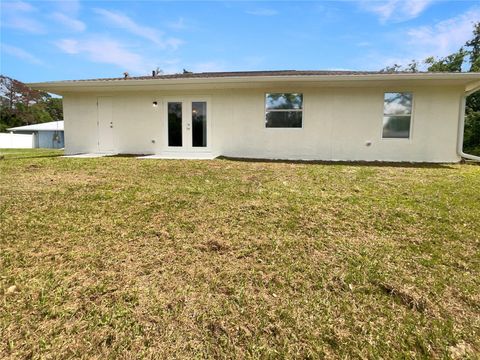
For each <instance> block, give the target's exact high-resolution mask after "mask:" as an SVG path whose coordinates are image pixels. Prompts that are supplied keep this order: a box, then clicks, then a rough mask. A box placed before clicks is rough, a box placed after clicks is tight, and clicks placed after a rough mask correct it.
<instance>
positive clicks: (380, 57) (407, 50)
mask: <svg viewBox="0 0 480 360" xmlns="http://www.w3.org/2000/svg"><path fill="white" fill-rule="evenodd" d="M478 19H480V9H479V8H474V9H471V10H469V11H467V12H465V13H463V14H460V15H458V16H455V17H452V18H449V19H445V20H441V21H438V22H436V23H434V24H432V25H427V26H417V27H411V28H407V29H404V30H402V31H397V32H395V33H392V34H388V35H386V36H387V39H389V41H390V42H391V44H393V45H394V46H392V47H388V49H385V48H383V49H382V48H376V47H375V43H372V46H370V48H369V51H368V52H367V53H366V54H364V55H363V56H362V57H360V58H357V59H356V60H355V67H356V68H362V69H369V70H378V69H381V68H384V67H385V66H391V65H393V64H399V65H408V64H409V63H410V62H411V61H412V60H417V61H423V60H425V59H426V58H427V57H429V56H435V57H445V56H447V55H450V54H452V53H454V52H456V51H458V50H459V49H460V47H462V46H463V45H464V44H465V42H467V41H468V40H469V39H471V38H472V36H473V35H472V31H473V24H474V22H476V21H478ZM358 45H359V44H357V46H358Z"/></svg>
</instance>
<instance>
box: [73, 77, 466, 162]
mask: <svg viewBox="0 0 480 360" xmlns="http://www.w3.org/2000/svg"><path fill="white" fill-rule="evenodd" d="M398 91H408V92H412V93H413V96H414V105H413V119H412V124H411V137H410V139H382V122H383V96H384V93H385V92H398ZM463 91H464V89H463V88H461V87H458V86H457V87H455V86H451V87H440V86H432V87H428V86H421V87H420V86H416V87H408V86H407V87H406V86H403V87H395V86H384V87H380V86H376V87H328V88H322V87H314V86H309V87H299V86H296V87H288V86H282V87H281V88H278V87H266V88H254V89H228V90H225V89H223V90H219V89H217V90H213V89H212V90H195V91H185V90H183V91H168V92H167V91H149V92H142V91H138V92H121V93H113V92H111V93H96V94H93V93H84V94H65V95H64V113H65V114H64V116H65V146H66V152H67V153H69V154H74V153H85V152H96V151H98V146H97V141H98V138H97V125H96V121H97V107H96V106H97V105H96V101H97V97H99V96H112V99H113V123H114V127H113V131H114V143H115V152H118V153H136V154H161V153H162V152H164V150H165V145H166V139H167V137H166V134H165V129H166V127H165V121H166V119H165V110H164V106H165V103H166V99H169V100H170V101H171V100H172V99H173V98H175V97H179V98H184V99H189V98H192V99H193V98H195V97H199V96H207V97H209V98H210V99H211V101H210V103H209V106H210V111H211V113H210V118H209V119H208V121H210V122H211V126H212V128H211V136H210V139H209V141H210V143H211V146H212V148H211V150H212V153H214V154H215V155H225V156H232V157H249V158H272V159H307V160H366V161H375V160H379V161H419V162H456V161H459V159H460V158H459V157H458V155H457V153H456V142H457V125H458V112H459V106H460V96H461V94H462V92H463ZM267 92H301V93H303V98H304V114H303V128H301V129H300V128H298V129H295V128H291V129H279V128H265V109H264V106H265V105H264V101H265V93H267ZM153 101H157V102H158V104H159V106H158V107H153V106H152V102H153ZM152 140H154V142H152ZM367 141H368V142H371V145H370V146H366V142H367Z"/></svg>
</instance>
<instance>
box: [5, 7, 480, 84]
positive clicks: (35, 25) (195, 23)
mask: <svg viewBox="0 0 480 360" xmlns="http://www.w3.org/2000/svg"><path fill="white" fill-rule="evenodd" d="M0 20H1V38H0V44H1V58H0V60H1V62H0V69H1V73H2V74H5V75H8V76H11V77H14V78H16V79H19V80H21V81H25V82H33V81H45V80H62V79H81V78H96V77H118V76H122V73H123V72H124V71H128V72H130V74H132V75H147V74H151V71H152V70H153V69H155V68H156V67H159V68H160V69H162V70H163V71H164V72H165V73H174V72H179V71H181V70H182V69H184V68H185V69H187V70H190V71H237V70H279V69H297V70H301V69H309V70H316V69H352V70H379V69H380V68H383V67H384V66H386V65H391V64H393V63H403V64H406V63H407V62H408V61H409V60H411V59H424V58H425V57H427V56H430V55H435V56H445V55H447V54H449V53H451V52H453V51H456V50H458V48H459V47H460V46H461V45H462V44H464V43H465V41H466V40H468V39H469V38H470V37H471V33H472V23H473V22H474V21H478V20H480V3H479V2H478V1H435V0H404V1H401V0H387V1H366V0H359V1H331V2H326V1H323V2H314V1H308V2H298V1H297V2H286V1H282V2H271V1H262V2H251V1H236V2H200V1H191V2H159V1H135V2H130V1H4V0H3V1H2V3H1V19H0Z"/></svg>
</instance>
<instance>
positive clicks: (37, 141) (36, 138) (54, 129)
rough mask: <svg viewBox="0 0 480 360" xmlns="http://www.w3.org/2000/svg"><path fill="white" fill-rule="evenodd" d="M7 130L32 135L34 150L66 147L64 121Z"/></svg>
mask: <svg viewBox="0 0 480 360" xmlns="http://www.w3.org/2000/svg"><path fill="white" fill-rule="evenodd" d="M7 130H8V131H10V132H12V133H14V134H32V135H33V147H34V148H50V149H61V148H63V147H64V146H65V145H64V134H63V121H51V122H45V123H40V124H32V125H25V126H17V127H13V128H9V129H7Z"/></svg>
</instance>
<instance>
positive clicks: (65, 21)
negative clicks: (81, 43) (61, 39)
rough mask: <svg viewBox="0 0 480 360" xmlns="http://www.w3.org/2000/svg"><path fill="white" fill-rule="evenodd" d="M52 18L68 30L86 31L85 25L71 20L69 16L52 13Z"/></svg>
mask: <svg viewBox="0 0 480 360" xmlns="http://www.w3.org/2000/svg"><path fill="white" fill-rule="evenodd" d="M52 18H53V19H54V20H55V21H57V22H59V23H60V24H62V25H63V26H65V27H66V28H69V29H71V30H73V31H78V32H81V31H85V29H86V25H85V23H84V22H82V21H80V20H77V19H74V18H72V17H70V16H67V15H65V14H62V13H59V12H55V13H53V14H52Z"/></svg>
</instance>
